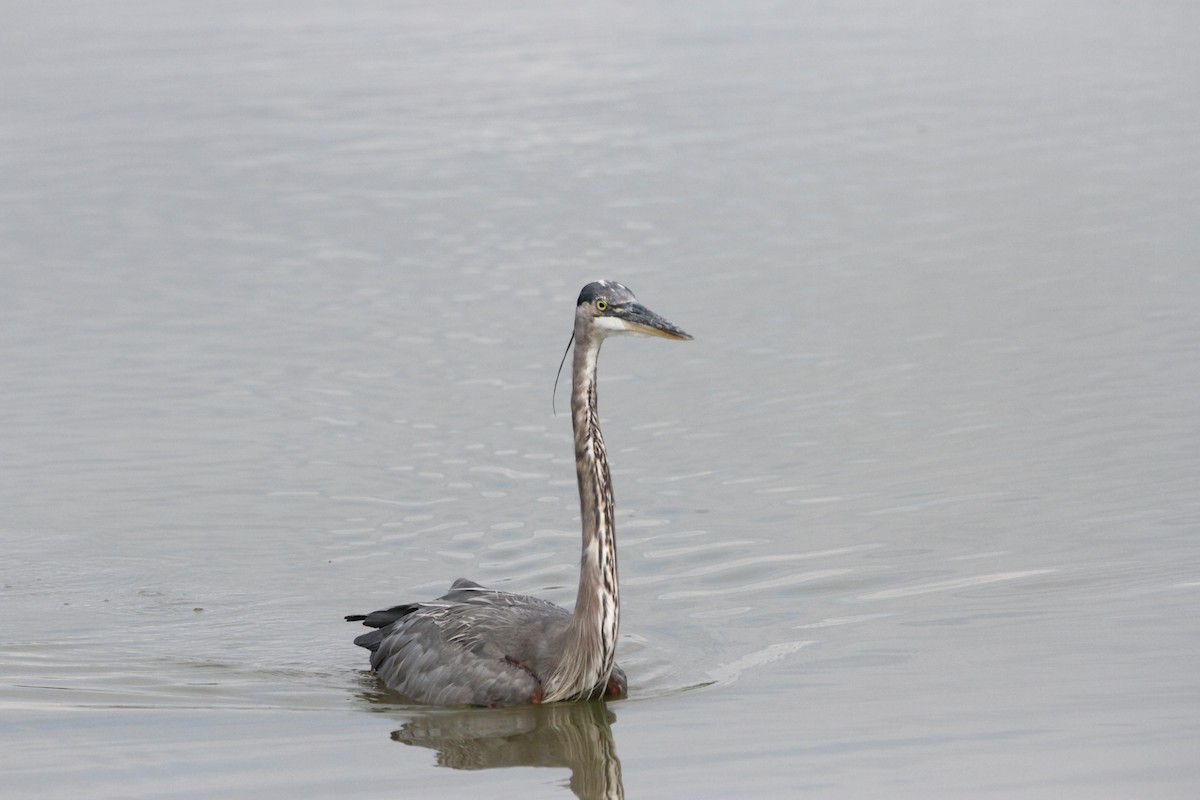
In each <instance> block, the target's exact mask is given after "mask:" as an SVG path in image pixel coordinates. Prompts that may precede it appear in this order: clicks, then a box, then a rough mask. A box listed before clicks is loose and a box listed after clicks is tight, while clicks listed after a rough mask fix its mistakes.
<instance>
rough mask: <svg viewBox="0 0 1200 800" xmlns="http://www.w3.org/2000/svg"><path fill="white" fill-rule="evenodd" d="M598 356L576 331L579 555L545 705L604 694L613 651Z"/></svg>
mask: <svg viewBox="0 0 1200 800" xmlns="http://www.w3.org/2000/svg"><path fill="white" fill-rule="evenodd" d="M581 329H582V330H581ZM599 353H600V338H599V337H596V336H589V335H587V330H586V326H584V325H580V326H578V327H577V329H576V336H575V355H574V362H573V368H572V381H571V426H572V428H573V430H574V433H575V473H576V476H577V478H578V482H579V513H580V518H581V522H582V529H583V554H582V556H581V558H580V564H579V593H578V595H577V596H576V598H575V611H574V613H573V614H572V616H571V624H570V626H569V628H568V629H567V633H566V638H565V640H564V642H563V652H562V656H561V657H560V659H559V664H558V667H557V669H556V671H555V673H554V676H553V677H552V679H551V682H550V683H551V685H550V686H548V687H547V693H546V696H545V698H544V699H545V700H547V701H549V700H557V699H566V698H572V697H591V696H598V695H599V694H600V693H603V691H604V688H605V686H606V684H607V683H608V678H609V675H610V673H611V672H612V667H613V657H614V653H615V651H616V642H617V629H618V625H619V621H620V598H619V594H618V589H617V550H616V539H615V536H616V528H615V526H614V524H613V496H612V481H611V479H610V477H609V472H608V455H607V453H606V452H605V449H604V437H603V436H602V435H601V434H600V416H599V410H598V408H597V404H596V358H597V356H598V355H599Z"/></svg>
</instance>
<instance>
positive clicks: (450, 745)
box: [392, 701, 625, 798]
mask: <svg viewBox="0 0 1200 800" xmlns="http://www.w3.org/2000/svg"><path fill="white" fill-rule="evenodd" d="M615 719H616V717H615V716H614V715H613V714H612V712H610V711H609V710H608V706H607V704H605V703H604V702H602V701H593V702H588V703H552V704H550V705H545V706H541V705H537V706H516V707H514V708H471V709H452V710H448V709H439V710H436V711H429V712H421V713H420V716H416V717H413V718H412V719H411V720H410V721H409V722H407V723H405V725H404V726H403V727H402V728H400V729H399V730H397V731H394V732H393V733H392V738H393V739H394V740H396V741H397V742H403V743H405V744H415V745H420V746H421V747H429V748H432V749H434V750H437V763H438V765H439V766H443V767H453V768H454V769H497V768H500V767H566V768H567V769H570V770H571V782H570V787H571V791H572V792H574V793H575V795H576V796H577V797H580V798H618V797H624V796H625V789H624V786H623V785H622V783H621V762H620V760H619V759H618V758H617V749H616V746H615V745H614V743H613V735H612V723H613V721H614V720H615Z"/></svg>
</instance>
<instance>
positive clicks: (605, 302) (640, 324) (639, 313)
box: [575, 281, 692, 339]
mask: <svg viewBox="0 0 1200 800" xmlns="http://www.w3.org/2000/svg"><path fill="white" fill-rule="evenodd" d="M575 314H576V316H577V317H582V318H583V319H584V320H586V321H587V323H588V325H589V326H590V327H591V329H592V330H593V331H594V332H595V333H596V334H598V335H600V336H608V335H611V334H614V333H640V334H643V335H645V336H662V337H664V338H667V339H691V338H692V337H691V336H690V335H689V334H688V333H686V332H685V331H684V330H683V329H682V328H678V327H676V326H675V325H672V324H671V323H670V322H667V321H666V320H665V319H663V318H662V317H660V316H659V315H658V314H655V313H654V312H653V311H651V310H650V309H648V308H646V307H645V306H644V305H642V304H641V303H639V302H638V301H637V298H636V297H634V296H633V292H631V291H629V288H628V287H626V286H623V285H621V284H619V283H617V282H615V281H595V282H593V283H589V284H588V285H587V286H584V287H583V291H581V292H580V293H579V301H578V302H577V303H576V306H575Z"/></svg>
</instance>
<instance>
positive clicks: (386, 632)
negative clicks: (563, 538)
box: [346, 281, 692, 706]
mask: <svg viewBox="0 0 1200 800" xmlns="http://www.w3.org/2000/svg"><path fill="white" fill-rule="evenodd" d="M614 333H640V334H649V335H654V336H663V337H666V338H668V339H691V338H692V337H691V336H689V335H688V334H686V333H684V332H683V331H682V330H680V329H679V328H677V327H675V326H674V325H672V324H671V323H670V322H667V321H666V320H665V319H663V318H662V317H660V316H659V315H658V314H655V313H654V312H653V311H650V310H649V309H648V308H646V307H645V306H643V305H642V304H640V303H638V301H637V299H636V298H634V296H633V292H631V291H629V289H627V288H625V287H624V286H622V285H621V284H619V283H614V282H612V281H597V282H595V283H589V284H588V285H587V286H585V287H583V291H582V292H580V293H579V300H578V302H577V304H576V306H575V330H574V332H573V333H572V336H571V338H572V341H573V342H574V344H575V356H574V360H573V362H572V370H571V427H572V428H573V429H574V432H575V472H576V476H577V478H578V480H579V511H580V517H581V521H582V528H583V554H582V556H581V558H580V565H579V593H578V595H577V596H576V599H575V610H574V612H573V613H568V612H567V611H566V609H564V608H562V607H560V606H557V605H555V604H554V603H551V602H549V601H548V600H542V599H540V598H537V597H531V596H529V595H523V594H513V593H511V592H501V591H497V590H495V589H485V588H484V587H482V586H480V585H479V584H477V583H475V582H474V581H469V580H466V579H465V578H460V579H459V580H457V581H455V582H454V584H453V585H452V586H451V587H450V591H449V592H448V593H447V594H445V595H443V596H442V597H440V598H438V599H437V600H431V601H428V602H420V603H405V604H404V605H399V606H395V607H393V608H389V609H385V610H383V611H375V612H373V613H371V614H354V615H351V616H348V617H346V619H347V620H348V621H351V622H359V621H361V622H362V623H363V624H364V625H366V626H368V627H371V628H376V629H377V630H373V631H370V632H369V633H364V634H363V635H361V636H359V637H358V638H357V639H355V640H354V643H355V644H357V645H359V646H361V647H365V648H367V649H368V650H370V651H371V667H372V669H374V670H375V672H376V673H377V674H378V675H379V677H380V678H381V679H382V680H383V683H384V684H385V685H386V686H387V687H388V688H390V689H393V690H395V691H396V692H399V693H400V694H402V695H404V696H405V697H407V698H409V699H411V700H415V701H417V702H420V703H435V704H439V705H458V704H469V705H479V706H510V705H520V704H523V703H549V702H553V701H556V700H586V699H592V698H597V697H601V696H603V695H616V696H620V695H624V694H625V690H626V686H627V683H626V679H625V672H624V671H623V670H622V669H621V668H620V667H618V666H617V665H616V664H615V663H614V660H613V656H614V653H615V651H616V646H617V624H618V617H619V613H620V602H619V599H618V589H617V548H616V530H615V526H614V524H613V494H612V479H611V478H610V477H609V473H608V456H607V454H606V453H605V450H604V439H603V437H602V436H601V435H600V415H599V411H598V410H597V407H596V357H597V355H598V354H599V353H600V344H601V343H602V342H603V341H604V339H605V338H606V337H608V336H610V335H612V334H614Z"/></svg>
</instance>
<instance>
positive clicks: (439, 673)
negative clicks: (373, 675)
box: [347, 579, 570, 706]
mask: <svg viewBox="0 0 1200 800" xmlns="http://www.w3.org/2000/svg"><path fill="white" fill-rule="evenodd" d="M347 619H349V620H352V621H362V622H363V624H364V625H367V626H370V627H374V628H378V630H374V631H371V632H369V633H364V634H363V635H362V636H359V637H358V638H357V639H355V640H354V643H355V644H358V645H360V646H362V647H365V648H367V649H368V650H370V651H371V667H372V668H373V669H374V670H375V671H376V672H377V673H378V674H379V677H380V679H381V680H382V681H383V682H384V684H385V685H386V686H388V688H390V689H393V690H394V691H397V692H399V693H400V694H403V695H404V696H406V697H408V698H410V699H412V700H415V701H417V702H420V703H434V704H438V705H457V704H470V705H480V706H500V705H516V704H521V703H529V702H536V701H537V700H539V699H540V696H541V689H542V677H541V676H543V675H546V674H548V672H549V670H550V669H552V668H553V666H554V664H555V663H557V660H558V656H559V652H560V648H561V642H562V638H563V633H564V632H565V631H566V628H567V625H568V624H569V623H570V614H568V613H567V611H566V610H565V609H563V608H561V607H559V606H557V605H555V604H553V603H551V602H548V601H546V600H542V599H540V598H537V597H532V596H529V595H518V594H512V593H509V592H500V591H496V590H494V589H485V588H484V587H482V586H480V585H479V584H477V583H474V582H472V581H468V580H462V579H460V580H457V581H455V582H454V585H453V586H451V587H450V591H449V592H448V593H446V594H445V595H443V596H442V597H441V598H439V599H438V600H434V601H432V602H428V603H409V604H407V605H401V606H395V607H393V608H389V609H385V610H383V611H376V612H373V613H371V614H366V615H362V616H358V615H354V616H350V617H347Z"/></svg>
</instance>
